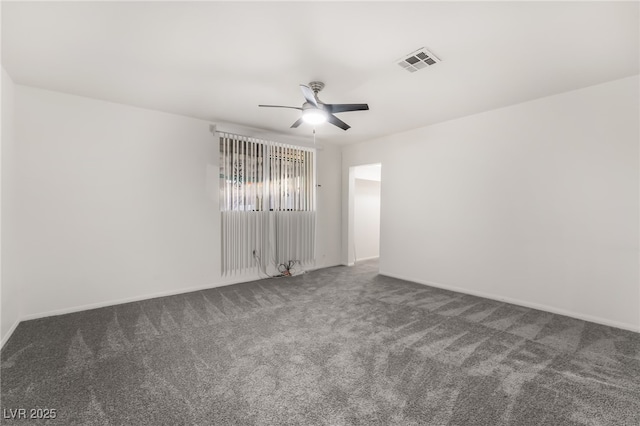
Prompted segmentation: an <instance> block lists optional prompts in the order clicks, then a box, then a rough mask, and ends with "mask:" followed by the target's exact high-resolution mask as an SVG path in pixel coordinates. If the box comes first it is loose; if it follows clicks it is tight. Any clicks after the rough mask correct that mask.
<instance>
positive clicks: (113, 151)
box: [15, 86, 340, 318]
mask: <svg viewBox="0 0 640 426" xmlns="http://www.w3.org/2000/svg"><path fill="white" fill-rule="evenodd" d="M15 105H16V109H15V114H16V121H15V122H16V137H17V140H19V141H20V145H21V150H20V155H19V158H18V165H17V167H18V169H19V171H20V174H19V179H18V186H19V191H20V194H21V203H20V205H19V209H20V216H19V217H20V221H19V223H18V226H17V227H18V231H19V232H20V240H21V247H20V251H19V253H18V255H19V258H20V259H21V261H22V262H21V275H22V280H23V282H24V287H25V290H24V292H25V293H24V297H25V309H24V315H25V317H26V318H31V317H37V316H42V315H46V314H50V313H55V312H66V311H72V310H77V309H81V308H83V307H90V306H100V305H105V304H110V303H117V302H119V301H124V300H135V299H140V298H145V297H150V296H153V295H159V294H170V293H177V292H183V291H188V290H191V289H195V288H202V287H212V286H217V285H222V284H225V283H230V282H236V281H240V280H244V279H255V278H257V276H251V277H239V278H238V277H236V278H234V279H228V278H221V276H220V239H219V233H220V230H219V228H220V225H219V216H220V215H219V210H218V199H217V197H218V191H217V188H218V181H217V170H218V169H217V164H218V148H217V142H216V141H215V140H214V137H213V135H212V134H211V133H210V131H209V123H208V122H205V121H201V120H196V119H191V118H186V117H181V116H176V115H172V114H166V113H161V112H156V111H150V110H144V109H140V108H134V107H129V106H124V105H120V104H114V103H108V102H103V101H98V100H93V99H88V98H82V97H77V96H71V95H66V94H62V93H57V92H51V91H45V90H40V89H36V88H31V87H24V86H16V104H15ZM318 157H319V160H318V169H319V171H318V175H319V180H320V181H322V180H324V185H323V190H326V191H327V192H329V193H331V192H338V191H339V186H340V182H339V177H338V176H339V167H340V166H339V158H340V153H339V151H337V150H335V149H334V150H331V149H327V150H324V151H322V152H321V153H320V154H319V155H318ZM325 159H326V160H327V161H325ZM331 176H336V177H335V178H331ZM334 198H336V199H335V200H333V199H332V196H326V195H323V194H319V196H318V199H319V200H318V206H319V207H318V210H319V211H318V216H319V219H318V221H319V223H321V224H322V226H323V227H325V228H326V230H325V231H326V234H325V235H323V236H322V237H320V238H319V241H318V244H319V247H318V252H319V253H318V254H319V257H321V259H322V260H323V262H325V263H326V264H327V265H331V264H337V263H338V262H339V258H338V256H337V255H334V254H333V253H338V252H339V239H338V237H337V235H339V232H340V231H339V221H340V217H339V213H338V210H339V207H338V206H339V202H340V200H339V195H338V196H337V197H335V196H334ZM332 215H333V217H332ZM334 228H335V229H334Z"/></svg>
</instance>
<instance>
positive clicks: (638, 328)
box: [380, 271, 640, 333]
mask: <svg viewBox="0 0 640 426" xmlns="http://www.w3.org/2000/svg"><path fill="white" fill-rule="evenodd" d="M380 275H386V276H388V277H392V278H398V279H400V280H405V281H411V282H414V283H418V284H422V285H427V286H430V287H437V288H441V289H443V290H451V291H455V292H458V293H464V294H469V295H471V296H478V297H483V298H485V299H491V300H496V301H498V302H507V303H511V304H513V305H518V306H524V307H525V308H532V309H537V310H539V311H545V312H550V313H552V314H558V315H564V316H567V317H571V318H576V319H580V320H583V321H589V322H594V323H596V324H602V325H606V326H609V327H615V328H621V329H623V330H629V331H635V332H636V333H640V324H639V325H633V324H627V323H624V322H619V321H612V320H609V319H606V318H600V317H596V316H592V315H587V314H582V313H579V312H573V311H568V310H565V309H561V308H555V307H553V306H547V305H542V304H538V303H531V302H526V301H524V300H520V299H512V298H510V297H503V296H498V295H496V294H491V293H485V292H482V291H475V290H469V289H466V288H462V287H456V286H452V285H447V284H440V283H434V282H431V281H425V280H420V279H415V278H411V277H405V276H402V275H399V274H393V273H388V272H383V271H380Z"/></svg>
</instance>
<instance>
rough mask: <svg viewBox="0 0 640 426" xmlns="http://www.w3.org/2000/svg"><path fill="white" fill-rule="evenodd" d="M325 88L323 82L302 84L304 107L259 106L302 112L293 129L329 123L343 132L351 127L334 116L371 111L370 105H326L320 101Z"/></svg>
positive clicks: (292, 126)
mask: <svg viewBox="0 0 640 426" xmlns="http://www.w3.org/2000/svg"><path fill="white" fill-rule="evenodd" d="M323 88H324V83H323V82H321V81H312V82H311V83H309V85H308V86H305V85H304V84H301V85H300V89H301V90H302V96H304V98H305V100H306V102H305V103H303V104H302V107H292V106H284V105H258V106H259V107H268V108H291V109H297V110H300V111H302V117H300V118H299V119H298V120H296V122H295V123H293V124H292V125H291V128H295V127H298V126H299V125H300V124H302V123H303V122H305V123H309V124H313V125H315V124H320V123H324V122H325V121H328V122H329V123H331V124H333V125H334V126H337V127H340V128H341V129H342V130H348V129H349V128H350V127H351V126H349V125H348V124H347V123H345V122H344V121H342V120H340V119H339V118H338V117H336V116H335V115H333V114H337V113H339V112H348V111H366V110H368V109H369V105H367V104H325V103H324V102H322V101H320V99H318V92H320V91H321V90H322V89H323Z"/></svg>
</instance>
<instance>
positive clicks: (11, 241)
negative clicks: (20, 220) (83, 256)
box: [0, 68, 22, 344]
mask: <svg viewBox="0 0 640 426" xmlns="http://www.w3.org/2000/svg"><path fill="white" fill-rule="evenodd" d="M14 91H15V85H14V83H13V81H12V80H11V77H10V76H9V74H7V72H6V71H5V70H4V68H2V147H1V152H2V155H1V159H2V162H1V164H2V166H1V169H2V175H1V182H2V184H1V194H2V197H1V201H0V205H1V216H0V217H1V220H0V230H1V232H0V235H1V236H2V243H1V244H0V271H1V273H0V341H1V342H2V344H4V342H5V341H6V339H7V338H8V337H9V335H10V333H11V332H12V331H13V329H14V328H15V326H16V325H17V324H18V321H19V319H20V316H21V315H22V298H21V293H20V287H19V285H20V283H19V281H18V279H17V278H18V277H17V275H16V268H15V264H14V260H15V258H14V253H15V230H14V220H15V214H14V211H15V210H14V209H15V204H16V198H15V197H16V191H15V176H14V173H15V167H14V159H15V153H16V147H15V137H14V128H13V127H14V126H13V124H14Z"/></svg>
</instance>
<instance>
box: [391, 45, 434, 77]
mask: <svg viewBox="0 0 640 426" xmlns="http://www.w3.org/2000/svg"><path fill="white" fill-rule="evenodd" d="M438 62H440V59H438V57H437V56H436V55H434V54H433V53H431V52H429V51H428V50H427V49H425V48H424V47H423V48H420V49H418V50H416V51H415V52H411V53H409V54H408V55H406V56H405V57H403V58H402V59H399V60H398V65H400V66H401V67H402V68H404V69H405V70H407V71H409V72H416V71H418V70H421V69H422V68H427V67H430V66H431V65H435V64H437V63H438Z"/></svg>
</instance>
